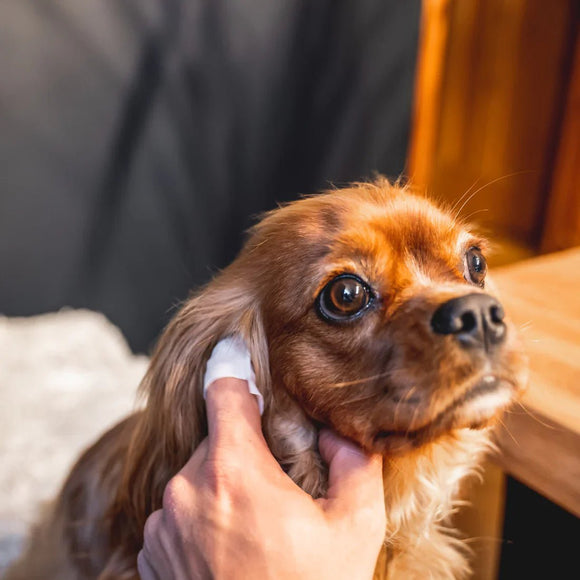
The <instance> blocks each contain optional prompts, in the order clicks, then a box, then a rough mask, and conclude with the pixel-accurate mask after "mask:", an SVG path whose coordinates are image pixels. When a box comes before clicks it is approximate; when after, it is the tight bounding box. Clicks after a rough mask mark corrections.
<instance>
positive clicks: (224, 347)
mask: <svg viewBox="0 0 580 580" xmlns="http://www.w3.org/2000/svg"><path fill="white" fill-rule="evenodd" d="M226 377H232V378H235V379H242V380H243V381H247V383H248V390H249V391H250V393H252V395H256V397H257V399H258V407H259V408H260V415H261V414H262V413H263V412H264V397H262V393H260V391H259V390H258V387H257V386H256V375H255V374H254V369H253V368H252V360H251V359H250V353H249V352H248V347H247V346H246V344H245V342H244V341H243V340H242V339H241V338H240V337H239V336H228V337H227V338H223V339H222V340H220V341H219V342H218V343H217V344H216V345H215V348H214V349H213V351H212V353H211V357H210V358H209V360H208V361H207V366H206V369H205V376H204V379H203V398H204V399H205V398H206V396H207V389H208V387H209V386H210V385H211V384H212V383H213V382H214V381H216V380H217V379H223V378H226Z"/></svg>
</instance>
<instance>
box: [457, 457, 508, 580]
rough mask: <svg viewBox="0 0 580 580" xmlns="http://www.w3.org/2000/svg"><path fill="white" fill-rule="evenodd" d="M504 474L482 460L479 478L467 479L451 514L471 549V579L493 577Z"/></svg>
mask: <svg viewBox="0 0 580 580" xmlns="http://www.w3.org/2000/svg"><path fill="white" fill-rule="evenodd" d="M505 488H506V482H505V475H504V473H503V471H502V469H500V468H499V467H498V466H497V465H496V464H495V463H492V462H491V461H488V462H486V463H485V464H484V469H483V479H482V480H478V479H469V480H468V485H466V486H465V489H464V490H463V493H462V494H461V497H462V498H463V499H464V501H466V502H467V505H466V506H464V507H463V508H462V509H461V510H460V511H459V512H458V513H457V514H456V516H455V517H454V519H453V525H454V526H456V527H457V529H459V530H461V535H462V537H464V538H465V539H466V542H467V545H468V546H469V547H470V549H471V551H472V557H471V558H470V563H471V568H472V571H473V574H472V576H471V578H472V580H495V579H496V578H497V575H498V570H499V561H500V555H501V545H502V539H501V538H502V531H503V519H504V504H505Z"/></svg>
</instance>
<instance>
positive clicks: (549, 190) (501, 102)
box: [0, 0, 580, 579]
mask: <svg viewBox="0 0 580 580" xmlns="http://www.w3.org/2000/svg"><path fill="white" fill-rule="evenodd" d="M579 46H580V44H579V42H578V3H577V1H576V0H558V1H556V2H546V1H545V0H423V2H421V1H420V0H350V1H346V0H334V1H331V0H275V1H273V0H252V1H249V0H245V1H244V0H212V1H206V0H58V2H56V1H50V0H3V1H2V2H1V3H0V313H1V314H4V315H8V316H29V315H34V314H39V313H43V312H49V311H55V310H58V309H60V308H62V307H86V308H90V309H92V310H97V311H100V312H103V313H104V314H105V315H106V316H107V317H108V318H109V319H110V320H111V321H112V322H113V323H114V324H116V325H117V326H118V327H119V328H120V329H121V330H122V332H123V334H124V335H125V336H126V338H127V339H128V341H129V343H130V345H131V348H132V349H133V350H134V351H135V352H149V351H150V348H151V346H152V345H153V343H154V341H155V339H156V337H157V336H158V334H159V332H160V330H161V329H162V327H163V326H164V325H165V323H166V322H167V320H168V318H169V317H170V316H171V315H172V313H173V311H174V307H175V305H176V304H177V303H179V301H181V300H183V299H184V298H185V297H186V296H187V294H188V292H189V291H190V290H191V289H192V288H195V287H197V286H199V285H200V284H202V283H204V282H206V281H208V280H209V279H210V277H211V276H212V275H213V274H214V273H215V272H216V271H217V269H219V268H221V267H223V266H225V265H226V264H227V263H229V262H230V261H231V259H232V258H233V257H234V256H235V254H236V253H237V251H238V250H239V248H240V245H241V243H242V240H243V232H244V230H245V229H247V228H248V227H249V226H250V225H251V224H252V223H254V222H255V216H256V215H257V214H259V213H260V212H262V211H264V210H268V209H271V208H273V207H275V205H276V204H277V203H279V202H283V201H287V200H291V199H295V198H296V197H297V196H298V195H300V194H308V193H313V192H316V191H318V190H320V189H324V188H326V187H327V186H329V185H330V184H331V183H332V184H335V185H341V184H344V183H347V182H349V181H352V180H359V179H365V178H369V177H372V175H373V174H374V172H380V173H383V174H385V175H387V176H390V177H393V178H396V177H398V176H399V175H401V174H405V175H407V176H410V177H411V178H412V180H413V182H414V183H415V184H417V185H419V186H420V187H424V188H425V189H427V190H428V191H429V193H430V194H432V195H434V196H435V197H436V198H439V199H441V200H443V201H448V202H453V201H455V200H457V199H458V198H459V197H460V196H461V195H462V194H463V193H464V192H466V191H467V190H470V188H471V190H470V191H471V192H472V193H475V194H476V195H475V197H474V198H473V199H469V200H468V199H467V197H466V206H465V208H464V211H463V215H467V216H471V218H472V219H473V220H475V221H477V222H479V223H480V225H481V226H483V227H484V228H485V229H486V230H487V231H488V232H491V233H492V235H493V237H494V239H495V240H496V241H498V240H499V242H500V246H499V252H498V254H497V256H496V258H495V262H496V264H501V263H509V262H514V261H517V260H520V259H521V258H525V257H530V256H534V255H536V254H538V253H540V252H546V251H553V250H558V249H563V248H567V247H571V246H574V245H578V244H580V196H579V194H578V183H580V163H579V161H578V160H579V159H580V156H579V155H580V154H579V151H580V113H579V111H580V107H579V103H580V48H579ZM579 454H580V451H579ZM502 477H503V475H502ZM506 497H507V501H506V504H505V506H506V507H505V518H504V517H503V516H502V518H501V521H500V529H499V532H498V534H499V535H501V536H502V537H503V538H504V540H503V541H501V542H499V541H498V540H490V539H489V538H488V540H489V541H488V544H489V545H491V544H493V545H494V546H496V548H495V549H494V550H492V552H493V553H492V554H491V555H490V554H489V553H488V552H486V551H485V550H483V551H482V552H481V553H480V556H479V560H480V562H479V563H478V564H477V566H476V570H477V573H476V577H477V578H481V579H483V578H497V577H498V575H499V577H501V578H509V579H511V578H548V577H550V578H565V577H566V578H567V577H577V576H578V575H579V574H580V572H579V567H578V565H577V564H576V563H575V562H574V559H575V554H574V547H573V544H572V543H571V542H570V540H572V542H574V541H575V542H576V544H575V545H577V542H578V540H579V539H580V531H579V527H578V519H577V518H576V517H575V516H573V515H572V514H570V513H568V512H566V511H565V510H563V509H560V508H559V507H556V505H555V504H553V503H551V502H549V501H548V500H547V499H545V498H542V497H540V496H539V495H538V494H536V493H535V492H533V491H531V490H530V489H528V488H527V487H525V486H523V485H522V484H520V483H518V482H516V481H515V480H513V479H509V480H508V485H507V496H506ZM502 510H503V508H502ZM502 514H503V511H502ZM538 518H539V519H540V521H539V522H538ZM501 522H504V523H503V524H502V523H501ZM530 522H536V525H531V524H530ZM502 525H503V532H502V528H501V526H502ZM465 527H466V528H467V529H469V527H470V526H469V523H467V524H465ZM497 546H500V548H501V549H497ZM500 552H501V554H500ZM482 554H483V556H482ZM555 564H557V565H555ZM567 566H570V567H572V568H571V570H572V572H571V574H570V575H567V573H566V574H565V573H562V574H560V573H559V572H558V570H560V569H561V570H564V569H566V567H567Z"/></svg>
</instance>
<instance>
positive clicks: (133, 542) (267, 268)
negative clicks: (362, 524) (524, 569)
mask: <svg viewBox="0 0 580 580" xmlns="http://www.w3.org/2000/svg"><path fill="white" fill-rule="evenodd" d="M487 251H488V243H487V242H486V241H485V240H484V239H482V238H481V237H479V236H478V235H476V234H474V233H472V232H471V231H470V229H469V228H468V227H467V226H466V225H465V224H463V223H461V222H460V221H459V220H458V219H456V218H455V217H454V216H452V215H451V213H450V212H449V211H446V210H443V209H439V208H437V207H436V206H435V205H434V204H433V203H432V202H430V201H428V200H427V199H426V198H424V197H422V196H420V195H417V194H414V193H412V192H411V191H410V189H409V188H408V187H404V186H401V185H398V184H391V183H390V182H389V181H387V180H386V179H384V178H378V179H377V180H375V181H374V182H371V183H362V184H354V185H352V186H350V187H348V188H345V189H336V190H332V191H329V192H326V193H322V194H319V195H315V196H311V197H306V198H303V199H300V200H298V201H296V202H293V203H290V204H288V205H286V206H283V207H281V208H279V209H277V210H274V211H272V212H270V213H268V214H266V215H265V217H264V218H263V219H262V220H261V221H260V222H259V223H258V224H257V225H256V226H254V228H253V229H252V230H251V232H250V235H249V238H248V240H247V243H246V245H245V247H244V248H243V250H242V251H241V253H240V255H239V256H238V257H237V259H236V260H235V261H234V262H233V263H232V264H231V265H230V266H229V267H227V268H226V269H225V270H224V271H223V272H221V273H220V274H219V275H218V276H216V278H215V279H214V280H213V281H212V282H210V283H209V284H208V285H207V286H206V287H205V288H204V289H202V290H201V291H200V292H198V293H197V294H195V295H193V296H192V297H191V298H189V299H188V300H187V301H186V302H185V304H184V305H183V306H182V308H181V309H180V310H179V312H178V313H177V314H176V315H175V316H174V318H173V319H172V320H171V322H170V323H169V325H168V326H167V328H166V329H165V331H164V333H163V335H162V336H161V338H160V340H159V342H158V345H157V347H156V350H155V352H154V354H153V356H152V359H151V363H150V366H149V369H148V371H147V373H146V375H145V377H144V379H143V382H142V384H141V387H140V389H141V392H142V393H143V394H144V395H145V396H146V401H147V402H146V406H145V408H144V409H143V410H140V411H138V412H135V413H134V414H133V415H131V416H130V417H128V418H127V419H125V420H124V421H123V422H121V423H120V424H118V425H116V426H115V427H113V428H112V429H111V430H110V431H108V432H107V433H106V434H105V435H103V436H102V438H101V439H100V440H99V441H97V442H96V443H95V444H94V445H93V446H92V447H90V448H89V449H88V450H87V451H86V452H85V453H84V454H83V455H82V456H81V458H80V459H79V460H78V462H77V463H76V465H75V466H74V468H73V469H72V472H71V473H70V475H69V476H68V478H67V480H66V482H65V483H64V486H63V488H62V491H61V493H60V495H59V497H58V498H57V500H56V501H55V502H54V504H53V505H52V507H51V508H50V510H49V511H48V512H47V514H46V515H45V518H44V520H43V521H42V522H41V523H40V524H39V525H38V526H37V527H36V529H35V530H34V531H33V534H32V536H31V540H30V544H29V546H28V549H27V550H25V553H24V555H23V557H22V558H21V559H20V560H19V561H18V562H17V563H16V564H15V565H14V567H13V569H12V570H11V571H10V572H9V573H8V575H7V580H21V579H26V580H33V579H37V578H38V579H40V578H42V579H43V580H50V579H55V580H56V579H58V580H88V579H94V578H98V579H100V580H107V579H116V580H117V579H129V580H136V579H138V578H139V575H138V572H137V567H136V559H137V554H138V552H139V550H140V549H141V546H142V543H143V528H144V525H145V521H146V519H147V517H148V516H149V514H151V513H152V512H153V511H154V510H157V509H159V508H160V507H161V501H162V495H163V490H164V488H165V486H166V484H167V482H168V481H169V480H170V478H171V477H172V476H173V475H174V474H176V473H177V472H178V471H179V470H180V468H181V467H182V466H183V465H184V464H185V463H186V462H187V460H188V459H189V457H190V456H191V454H192V453H193V451H194V449H195V448H196V446H197V445H198V444H199V443H200V442H201V441H202V439H203V438H204V437H205V436H206V434H207V421H206V417H205V405H204V401H203V396H202V383H203V376H204V369H205V363H206V361H207V359H208V358H209V356H210V354H211V352H212V349H213V348H214V346H215V345H216V343H217V342H218V341H219V340H220V339H221V338H223V337H226V336H229V335H232V334H237V335H239V336H241V337H242V338H243V339H244V340H245V342H246V344H247V345H248V348H249V351H250V354H251V358H252V364H253V367H254V371H255V375H256V382H257V385H258V387H259V389H260V391H261V392H262V394H263V397H264V404H265V411H264V415H263V418H262V421H263V429H264V434H265V436H266V440H267V441H268V444H269V446H270V448H271V450H272V453H273V454H274V456H275V457H276V459H277V460H278V461H279V463H280V464H281V465H282V466H283V468H284V470H285V471H286V472H287V473H288V475H289V476H290V477H291V478H292V479H293V480H294V481H295V482H296V483H297V484H298V485H299V486H300V487H301V488H302V489H304V490H305V491H306V492H308V493H309V494H311V495H312V496H313V497H320V496H322V495H324V493H325V490H326V486H327V471H326V466H325V465H324V463H323V461H322V460H321V458H320V456H319V453H318V450H317V434H318V431H319V429H320V427H321V426H328V427H331V428H332V429H334V430H335V431H336V432H337V433H339V434H340V435H342V436H343V437H346V438H348V439H350V440H352V441H354V442H356V443H357V444H358V445H360V446H361V447H362V448H363V449H365V450H366V451H368V452H374V453H377V452H378V453H381V454H383V456H384V470H383V471H384V489H385V505H386V514H387V529H386V530H385V548H384V555H383V558H382V559H383V560H384V561H386V567H387V572H386V574H387V577H388V578H389V579H413V578H418V579H419V578H420V579H424V578H461V577H465V576H466V575H468V574H469V565H468V557H467V553H466V550H465V549H464V547H463V544H462V542H461V541H460V540H459V539H458V537H457V535H456V534H454V533H453V531H452V530H450V529H448V528H447V527H446V522H447V519H448V516H449V514H450V513H451V511H452V510H453V507H454V500H455V498H456V495H457V492H458V488H459V485H460V482H461V481H462V480H463V478H464V477H465V476H467V475H468V474H470V473H473V472H474V470H475V469H476V467H477V465H478V463H479V461H480V459H481V457H482V456H483V454H484V453H486V451H487V450H488V449H489V447H490V432H491V429H492V428H493V426H494V425H495V424H496V423H497V422H498V420H499V418H500V416H501V414H502V412H503V411H504V410H505V409H506V408H507V407H508V406H509V405H510V404H511V403H512V401H513V400H514V399H516V398H517V397H518V396H519V395H520V394H521V392H522V391H523V389H524V388H525V385H526V376H527V375H526V358H525V354H524V353H523V352H522V348H521V346H520V343H519V341H518V338H517V335H516V333H515V331H514V328H513V326H512V325H511V324H510V323H509V321H508V320H507V319H506V318H505V315H504V312H503V309H502V306H501V304H500V302H499V300H498V298H497V297H495V295H494V291H493V289H492V286H491V285H490V283H489V282H488V280H487V279H486V270H487V263H486V258H485V255H486V253H487ZM382 573H383V572H382V571H380V570H378V569H377V572H376V575H377V577H379V576H380V575H381V574H382Z"/></svg>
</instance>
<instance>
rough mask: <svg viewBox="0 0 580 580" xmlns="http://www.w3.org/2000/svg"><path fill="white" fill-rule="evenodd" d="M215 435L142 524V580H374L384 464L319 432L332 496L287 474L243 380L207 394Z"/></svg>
mask: <svg viewBox="0 0 580 580" xmlns="http://www.w3.org/2000/svg"><path fill="white" fill-rule="evenodd" d="M207 411H208V426H209V436H208V437H207V438H206V439H205V440H204V441H203V442H202V444H201V445H200V446H199V447H198V448H197V449H196V451H195V453H194V454H193V456H192V457H191V459H190V460H189V462H188V463H187V464H186V465H185V466H184V467H183V469H182V470H181V471H180V472H179V473H178V474H177V475H176V476H175V477H174V478H173V479H171V481H170V482H169V484H168V485H167V487H166V489H165V494H164V497H163V509H161V510H158V511H156V512H154V513H153V514H151V516H150V517H149V518H148V520H147V523H146V525H145V540H144V546H143V549H142V550H141V552H140V553H139V557H138V566H139V573H140V574H141V578H142V580H178V579H179V580H190V579H194V578H195V579H206V578H218V579H221V578H228V579H229V578H236V579H250V578H251V579H263V578H276V579H285V578H300V579H301V580H314V579H316V580H320V579H324V578H332V579H333V580H334V579H337V580H338V579H341V578H343V579H345V580H347V579H348V580H352V579H359V578H360V579H364V578H371V577H372V574H373V570H374V567H375V563H376V559H377V556H378V553H379V550H380V547H381V544H382V541H383V538H384V531H385V508H384V499H383V486H382V459H381V457H380V456H367V455H365V454H364V453H363V451H362V450H360V449H359V448H358V447H356V446H355V445H354V444H352V443H350V442H347V441H345V440H343V439H341V438H339V437H338V436H337V435H335V434H333V433H331V432H330V431H322V432H321V434H320V439H319V446H320V451H321V454H322V457H323V458H324V460H325V461H326V462H327V463H328V465H329V488H328V493H327V496H326V498H323V499H317V500H313V499H312V497H311V496H309V495H308V494H306V493H305V492H304V491H302V490H301V489H300V488H299V487H298V486H297V485H296V484H295V483H294V482H293V481H292V480H291V479H290V478H289V477H288V476H287V475H286V474H285V473H284V472H283V470H282V469H281V467H280V465H279V464H278V463H277V462H276V460H275V459H274V457H273V456H272V454H271V452H270V450H269V448H268V446H267V444H266V441H265V439H264V436H263V434H262V430H261V424H260V415H259V412H258V406H257V404H256V401H255V398H254V397H253V396H252V395H250V394H249V392H248V388H247V384H246V382H245V381H242V380H239V379H233V378H225V379H219V380H217V381H215V383H214V384H213V385H212V387H211V388H210V389H209V391H208V395H207Z"/></svg>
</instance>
